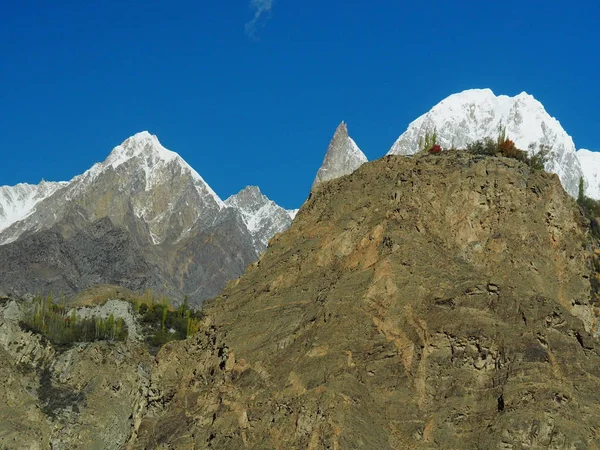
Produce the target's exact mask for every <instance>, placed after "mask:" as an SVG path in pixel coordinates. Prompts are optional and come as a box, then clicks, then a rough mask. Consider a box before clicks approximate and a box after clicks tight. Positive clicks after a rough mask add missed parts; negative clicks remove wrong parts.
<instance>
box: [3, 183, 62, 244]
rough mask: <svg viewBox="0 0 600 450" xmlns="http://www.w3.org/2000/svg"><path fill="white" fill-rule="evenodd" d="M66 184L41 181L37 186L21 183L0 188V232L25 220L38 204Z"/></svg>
mask: <svg viewBox="0 0 600 450" xmlns="http://www.w3.org/2000/svg"><path fill="white" fill-rule="evenodd" d="M66 184H67V183H65V182H60V183H55V182H46V181H44V180H42V181H41V182H40V184H37V185H34V184H27V183H21V184H17V185H16V186H0V232H1V231H2V230H4V229H5V228H7V227H8V226H10V225H12V224H13V223H15V222H18V221H20V220H23V219H25V218H26V217H27V216H28V215H30V214H31V213H32V212H33V211H34V209H35V206H36V205H37V204H38V203H39V202H41V201H42V200H44V199H45V198H47V197H49V196H51V195H52V194H53V193H54V192H56V191H57V190H58V189H60V188H61V187H64V186H65V185H66Z"/></svg>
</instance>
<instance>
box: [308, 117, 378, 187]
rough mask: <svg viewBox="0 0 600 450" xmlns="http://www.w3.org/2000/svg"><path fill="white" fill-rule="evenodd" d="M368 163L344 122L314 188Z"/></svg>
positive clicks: (330, 145) (332, 140)
mask: <svg viewBox="0 0 600 450" xmlns="http://www.w3.org/2000/svg"><path fill="white" fill-rule="evenodd" d="M366 162H367V157H366V156H365V155H364V153H363V152H362V151H361V150H360V148H358V146H357V145H356V143H355V142H354V141H353V140H352V138H351V137H350V136H349V135H348V127H347V126H346V124H345V123H344V122H342V123H341V124H340V125H339V126H338V127H337V129H336V130H335V134H334V135H333V138H332V139H331V142H330V143H329V147H328V148H327V153H326V154H325V159H324V160H323V164H322V165H321V167H320V168H319V171H318V172H317V176H316V177H315V181H314V182H313V185H312V188H313V189H314V188H315V187H316V186H318V185H319V184H321V183H323V182H325V181H329V180H334V179H336V178H339V177H342V176H344V175H348V174H349V173H352V172H354V171H355V170H356V169H358V168H359V167H360V166H361V165H362V164H364V163H366Z"/></svg>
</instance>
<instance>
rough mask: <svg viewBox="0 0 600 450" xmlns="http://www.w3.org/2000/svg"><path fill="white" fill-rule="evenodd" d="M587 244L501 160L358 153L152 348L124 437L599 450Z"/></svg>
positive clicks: (546, 178) (562, 201)
mask: <svg viewBox="0 0 600 450" xmlns="http://www.w3.org/2000/svg"><path fill="white" fill-rule="evenodd" d="M589 242H590V238H589V235H588V227H587V224H586V221H585V219H584V217H583V216H582V215H581V213H580V212H579V209H578V208H577V206H576V204H575V202H574V200H573V199H571V198H570V197H569V196H568V195H567V194H566V193H565V192H564V190H563V188H562V187H561V185H560V182H559V180H558V177H557V176H555V175H549V174H546V173H543V172H533V171H531V170H530V168H529V167H527V166H525V165H524V164H521V163H519V162H517V161H514V160H509V159H505V158H483V157H478V156H473V155H469V154H467V153H461V152H448V153H446V154H443V155H439V156H434V155H430V156H423V157H417V158H412V157H396V156H390V157H385V158H383V159H381V160H378V161H376V162H373V163H368V164H364V165H363V166H361V167H360V168H359V169H358V170H357V171H355V172H354V173H353V174H351V175H349V176H346V177H343V178H341V179H338V180H334V181H331V182H327V183H323V184H322V185H320V186H319V187H318V188H317V189H315V190H314V192H313V193H312V196H311V198H310V199H309V200H308V201H307V202H306V204H305V205H304V206H303V208H302V209H301V210H300V212H299V213H298V216H297V219H296V220H295V221H294V223H293V225H292V227H291V228H290V229H289V230H288V231H286V232H285V233H283V234H281V235H278V236H276V237H275V238H274V239H273V240H272V242H271V245H270V248H269V249H268V251H267V252H266V254H265V255H264V256H263V257H262V259H261V260H260V261H259V262H258V263H256V264H254V265H253V266H251V267H250V268H249V269H248V270H247V271H246V273H245V275H244V276H243V277H242V278H241V279H239V280H238V281H236V282H233V283H230V285H229V286H228V288H227V289H225V291H224V292H223V293H222V295H220V296H219V297H217V298H216V299H214V300H212V301H210V302H208V303H207V304H206V307H205V311H206V313H207V319H206V327H205V329H204V330H203V331H202V332H201V333H199V334H198V335H197V336H196V337H194V338H192V339H189V340H187V341H184V342H178V343H175V344H169V345H167V346H166V347H165V348H164V349H163V350H162V351H161V352H160V353H159V355H158V357H157V360H156V362H155V365H154V368H153V374H152V380H151V382H150V392H151V400H149V407H148V409H147V412H146V414H145V416H144V418H143V419H142V420H141V421H140V422H139V426H137V427H136V430H135V433H134V437H133V438H132V440H131V442H130V448H132V449H143V448H182V449H183V448H185V449H188V448H216V449H235V448H249V449H259V448H260V449H262V448H279V449H290V448H307V449H325V448H327V449H350V448H365V449H386V448H393V449H407V448H455V449H459V448H460V449H465V448H515V449H517V448H553V449H562V448H597V447H598V446H599V445H600V438H599V435H600V378H599V376H600V356H599V355H598V348H597V344H596V342H595V339H594V337H593V335H594V334H595V333H596V329H595V323H596V322H595V308H594V306H593V305H592V304H591V300H590V298H591V297H590V289H591V288H590V282H589V280H590V276H591V275H592V268H591V259H590V258H591V256H590V254H591V253H592V252H591V250H590V244H589Z"/></svg>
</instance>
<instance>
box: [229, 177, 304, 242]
mask: <svg viewBox="0 0 600 450" xmlns="http://www.w3.org/2000/svg"><path fill="white" fill-rule="evenodd" d="M225 205H227V206H229V207H232V208H235V209H237V210H238V211H239V212H240V213H241V215H242V219H243V220H244V223H245V224H246V227H247V228H248V231H250V234H251V235H252V237H253V239H254V247H255V248H256V249H257V250H258V251H259V252H262V251H264V250H266V249H267V244H268V243H269V239H271V238H272V237H273V236H274V235H275V234H277V233H281V232H282V231H283V230H285V229H287V228H288V227H289V226H290V224H291V223H292V217H291V216H290V213H289V212H288V211H286V210H285V209H283V208H282V207H281V206H279V205H277V204H276V203H275V202H274V201H272V200H269V199H268V198H267V197H265V196H264V195H263V194H262V193H261V192H260V189H259V188H258V186H247V187H245V188H244V189H242V190H241V191H240V192H238V193H237V194H235V195H232V196H231V197H229V198H228V199H227V200H225ZM294 215H295V214H294Z"/></svg>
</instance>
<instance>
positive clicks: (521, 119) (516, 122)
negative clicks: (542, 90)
mask: <svg viewBox="0 0 600 450" xmlns="http://www.w3.org/2000/svg"><path fill="white" fill-rule="evenodd" d="M501 127H506V134H507V136H508V138H510V139H511V140H512V141H514V142H515V144H516V145H517V147H519V148H521V149H523V150H528V148H529V145H530V144H534V145H535V150H534V151H537V150H538V148H539V145H540V144H541V145H545V146H547V147H549V148H550V149H551V150H550V160H549V162H548V163H547V164H546V170H548V171H549V172H553V173H556V174H558V176H559V177H560V179H561V181H562V184H563V186H564V188H565V190H566V191H567V192H568V193H569V194H571V195H573V196H576V195H577V190H578V183H579V178H580V177H581V176H582V171H581V167H580V164H579V161H578V159H577V156H576V153H575V144H574V143H573V139H572V138H571V136H569V135H568V134H567V133H566V132H565V130H564V129H563V128H562V127H561V125H560V122H559V121H558V120H556V119H555V118H554V117H551V116H550V115H549V114H548V113H547V112H546V110H545V108H544V106H543V105H542V104H541V103H540V102H539V101H538V100H536V99H535V98H534V97H533V96H532V95H530V94H528V93H527V92H521V93H520V94H518V95H516V96H514V97H509V96H507V95H498V96H496V95H495V94H494V93H493V92H492V91H491V90H490V89H469V90H466V91H463V92H459V93H457V94H453V95H450V96H449V97H447V98H445V99H444V100H442V101H441V102H439V103H438V104H437V105H435V106H434V107H433V108H432V109H431V110H430V111H429V112H427V113H426V114H423V115H422V116H421V117H419V118H418V119H416V120H415V121H413V122H411V123H410V125H409V126H408V129H407V130H406V131H405V132H404V133H403V134H402V135H401V136H400V137H399V138H398V140H397V141H396V142H395V143H394V145H393V146H392V148H391V150H390V151H389V153H388V154H396V155H410V154H414V153H416V152H417V151H418V150H419V140H420V139H421V138H422V137H424V136H425V134H426V133H428V132H429V133H431V132H433V130H434V129H435V130H436V131H437V137H438V143H439V144H440V145H441V146H442V147H445V148H452V147H454V148H465V147H466V146H467V144H469V143H471V142H473V141H476V140H478V139H483V138H485V137H492V138H495V137H496V136H498V132H499V129H500V128H501Z"/></svg>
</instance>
